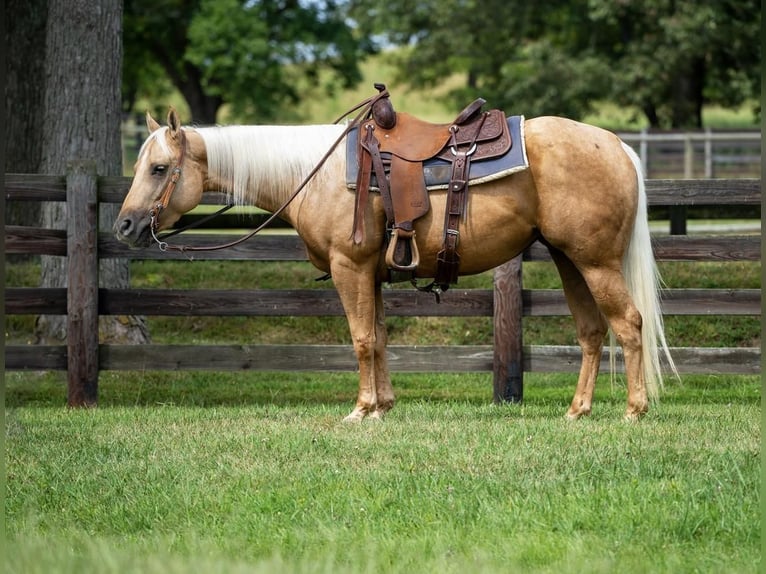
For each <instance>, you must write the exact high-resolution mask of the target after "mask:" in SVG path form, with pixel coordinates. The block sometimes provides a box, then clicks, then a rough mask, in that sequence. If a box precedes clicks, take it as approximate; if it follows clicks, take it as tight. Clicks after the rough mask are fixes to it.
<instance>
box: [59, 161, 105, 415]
mask: <svg viewBox="0 0 766 574" xmlns="http://www.w3.org/2000/svg"><path fill="white" fill-rule="evenodd" d="M67 168H68V169H67V178H66V197H67V404H68V405H69V406H70V407H88V406H95V405H96V402H97V400H98V252H97V246H98V179H97V176H96V164H95V163H94V162H92V161H73V162H70V163H69V164H68V166H67Z"/></svg>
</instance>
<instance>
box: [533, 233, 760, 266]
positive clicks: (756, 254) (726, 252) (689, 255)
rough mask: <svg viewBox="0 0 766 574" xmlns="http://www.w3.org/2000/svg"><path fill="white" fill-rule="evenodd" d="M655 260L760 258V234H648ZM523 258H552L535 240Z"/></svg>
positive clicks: (723, 260)
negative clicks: (650, 238) (650, 237)
mask: <svg viewBox="0 0 766 574" xmlns="http://www.w3.org/2000/svg"><path fill="white" fill-rule="evenodd" d="M652 247H653V249H654V257H655V259H657V261H720V262H726V261H760V260H761V236H760V235H686V236H680V235H673V236H669V235H665V236H655V237H652ZM524 261H552V259H551V256H550V254H549V253H548V249H547V248H546V247H545V246H544V245H543V244H541V243H539V242H535V243H533V244H532V245H530V246H529V247H528V248H527V249H526V250H525V251H524Z"/></svg>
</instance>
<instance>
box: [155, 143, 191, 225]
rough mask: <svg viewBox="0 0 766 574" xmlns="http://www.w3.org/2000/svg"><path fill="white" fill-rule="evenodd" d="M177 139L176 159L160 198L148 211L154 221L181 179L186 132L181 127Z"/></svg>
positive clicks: (156, 221) (156, 220) (168, 201)
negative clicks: (178, 141)
mask: <svg viewBox="0 0 766 574" xmlns="http://www.w3.org/2000/svg"><path fill="white" fill-rule="evenodd" d="M178 139H179V140H180V143H179V148H178V159H176V165H175V167H174V168H173V169H172V170H171V171H170V179H169V180H168V182H167V183H166V184H165V189H164V190H163V192H162V195H161V196H160V200H159V201H158V202H157V204H156V205H155V206H154V208H153V209H152V210H151V211H150V212H149V213H150V215H151V216H152V218H153V221H154V222H155V223H158V219H159V216H160V213H161V212H162V210H163V209H165V208H166V207H167V206H168V204H169V203H170V196H172V195H173V192H174V191H175V189H176V185H177V184H178V180H179V179H181V174H182V172H183V165H184V159H185V158H186V133H185V132H184V130H183V128H181V129H179V130H178Z"/></svg>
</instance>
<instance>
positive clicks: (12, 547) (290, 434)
mask: <svg viewBox="0 0 766 574" xmlns="http://www.w3.org/2000/svg"><path fill="white" fill-rule="evenodd" d="M212 378H213V377H211V376H210V375H201V374H173V373H164V374H152V373H147V374H146V375H145V377H144V378H143V381H142V382H140V383H136V382H127V383H126V382H125V381H123V380H121V379H122V376H121V375H116V374H111V375H108V376H106V377H105V379H104V380H103V382H102V395H103V397H104V399H105V401H103V402H102V404H101V407H100V408H99V409H97V410H79V411H69V410H65V409H62V408H61V407H60V406H59V405H60V404H61V403H60V400H61V399H62V397H63V395H62V388H61V387H62V385H61V381H60V380H59V381H57V380H55V379H56V377H53V376H51V375H46V376H41V380H38V381H37V382H36V383H32V384H31V385H30V382H29V381H26V382H24V383H23V384H22V383H20V382H16V381H14V380H13V379H14V377H11V379H12V380H10V381H9V384H8V389H7V394H8V397H9V405H8V406H9V409H8V410H7V412H6V445H7V452H6V456H7V467H8V482H7V507H6V520H7V529H8V546H7V554H6V556H5V558H4V561H5V566H6V569H7V570H6V571H8V572H25V573H27V572H46V573H48V572H52V573H56V572H73V573H74V572H78V573H81V572H99V573H101V572H149V573H151V572H186V571H191V570H193V571H206V572H240V571H241V572H245V571H248V572H365V571H369V572H372V571H383V572H434V571H440V572H462V571H466V570H467V571H472V572H508V571H523V572H564V573H567V572H582V571H585V570H587V571H588V572H616V571H621V572H673V573H676V572H757V571H759V560H760V558H759V544H758V542H759V536H760V531H759V528H760V523H759V519H758V512H759V507H760V504H759V496H760V495H759V488H758V485H759V476H760V474H759V473H760V467H759V441H760V427H759V419H760V416H759V395H760V389H759V386H758V384H757V379H756V378H755V377H727V378H720V377H690V378H689V379H688V380H685V382H684V385H683V386H675V387H672V388H671V389H669V392H668V395H667V396H666V398H665V400H663V402H662V403H661V405H659V406H658V407H657V408H656V409H655V410H654V411H653V412H652V413H651V415H650V416H649V417H647V418H646V419H645V420H644V421H643V422H642V423H640V424H637V425H635V424H634V425H631V424H628V423H624V422H622V421H621V419H620V415H621V413H622V410H623V408H624V404H623V401H624V393H623V390H622V389H619V388H613V387H611V386H610V385H609V383H608V381H606V380H602V381H601V383H600V385H599V390H598V397H597V398H598V402H597V409H596V410H595V411H594V415H593V416H592V417H591V418H590V419H588V420H583V421H580V422H578V423H570V422H567V421H565V420H564V418H563V416H562V415H563V411H564V408H565V406H566V403H567V401H568V400H569V396H570V393H571V391H572V389H571V384H572V377H571V376H566V377H564V376H541V375H535V376H532V377H530V379H531V380H529V385H528V387H527V388H528V392H527V401H526V403H525V405H523V406H519V405H506V406H495V405H491V404H490V402H489V385H488V382H489V378H488V376H486V375H481V376H480V375H467V376H466V375H461V376H458V375H445V376H438V377H435V376H430V375H402V376H397V377H396V379H397V387H398V389H399V391H400V392H399V396H400V403H399V405H398V406H397V408H396V409H395V410H394V411H392V413H391V414H390V415H389V417H388V418H387V420H386V421H385V422H384V423H382V424H374V423H369V424H363V425H352V426H349V425H344V424H341V423H340V422H339V421H340V419H341V417H342V416H343V415H344V414H346V412H347V410H348V407H349V400H350V399H351V397H352V395H353V392H354V386H355V377H354V375H353V374H335V375H332V374H330V375H328V374H322V375H316V374H313V375H312V374H297V375H289V374H267V373H260V374H258V373H249V374H239V375H234V374H223V375H221V376H220V377H218V376H216V377H215V381H211V379H212ZM35 386H39V387H40V395H39V396H38V397H37V401H34V400H31V398H30V397H29V396H27V397H26V399H21V398H20V397H19V396H18V395H17V393H18V392H19V390H20V388H21V387H23V388H25V389H27V392H29V388H30V387H35ZM32 405H34V406H32Z"/></svg>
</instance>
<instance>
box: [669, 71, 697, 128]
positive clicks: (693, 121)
mask: <svg viewBox="0 0 766 574" xmlns="http://www.w3.org/2000/svg"><path fill="white" fill-rule="evenodd" d="M704 87H705V61H704V60H703V59H702V58H695V59H693V60H692V61H690V62H688V63H687V65H686V66H685V67H684V68H682V69H681V70H680V73H678V74H675V75H674V77H673V101H672V102H671V106H672V112H671V116H672V117H671V125H672V127H673V128H675V129H700V128H701V127H702V104H703V101H704V97H703V90H704Z"/></svg>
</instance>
